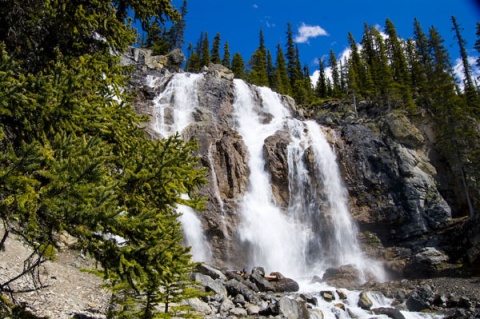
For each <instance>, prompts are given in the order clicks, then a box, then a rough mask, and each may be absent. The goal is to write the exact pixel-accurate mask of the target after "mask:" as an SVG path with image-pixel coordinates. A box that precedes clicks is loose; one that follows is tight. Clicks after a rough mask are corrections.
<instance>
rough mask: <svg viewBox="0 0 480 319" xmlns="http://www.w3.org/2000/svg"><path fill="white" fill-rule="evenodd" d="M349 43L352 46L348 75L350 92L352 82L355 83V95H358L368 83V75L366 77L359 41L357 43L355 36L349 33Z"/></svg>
mask: <svg viewBox="0 0 480 319" xmlns="http://www.w3.org/2000/svg"><path fill="white" fill-rule="evenodd" d="M348 43H349V44H350V50H351V55H350V61H349V66H348V69H349V74H348V76H347V77H348V80H347V83H348V86H349V88H350V91H351V92H352V88H351V86H352V85H351V82H352V81H354V82H355V90H354V92H355V94H358V93H359V92H358V91H359V90H360V86H361V85H362V83H365V81H366V75H365V67H364V65H363V61H362V59H361V57H360V52H359V51H358V46H357V41H355V39H354V37H353V35H352V34H351V33H350V32H349V33H348ZM350 72H353V74H350Z"/></svg>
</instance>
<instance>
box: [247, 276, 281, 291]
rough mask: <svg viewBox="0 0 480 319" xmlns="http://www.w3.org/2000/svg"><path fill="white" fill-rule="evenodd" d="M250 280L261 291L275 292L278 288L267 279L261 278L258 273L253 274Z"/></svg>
mask: <svg viewBox="0 0 480 319" xmlns="http://www.w3.org/2000/svg"><path fill="white" fill-rule="evenodd" d="M249 278H250V280H251V281H253V283H255V285H256V286H257V287H258V289H259V290H260V291H275V290H276V288H275V287H274V285H272V284H271V283H270V282H269V281H268V280H267V279H265V278H264V277H263V276H261V275H260V274H258V273H252V274H251V275H250V277H249Z"/></svg>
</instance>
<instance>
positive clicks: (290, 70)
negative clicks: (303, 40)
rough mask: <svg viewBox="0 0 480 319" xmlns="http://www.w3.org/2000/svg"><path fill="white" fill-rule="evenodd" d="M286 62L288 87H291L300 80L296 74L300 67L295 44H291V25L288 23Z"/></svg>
mask: <svg viewBox="0 0 480 319" xmlns="http://www.w3.org/2000/svg"><path fill="white" fill-rule="evenodd" d="M286 60H287V74H288V78H289V79H290V85H291V86H292V87H293V86H294V83H295V81H297V80H299V79H300V74H299V73H298V71H299V69H300V67H299V65H298V64H297V62H298V58H297V50H296V47H295V44H294V42H293V31H292V25H291V24H290V23H288V24H287V53H286Z"/></svg>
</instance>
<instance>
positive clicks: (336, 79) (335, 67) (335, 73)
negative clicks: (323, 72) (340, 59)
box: [329, 49, 341, 97]
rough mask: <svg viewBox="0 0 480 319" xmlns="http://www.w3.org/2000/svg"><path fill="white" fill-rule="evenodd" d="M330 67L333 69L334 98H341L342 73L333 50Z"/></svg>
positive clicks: (331, 51)
mask: <svg viewBox="0 0 480 319" xmlns="http://www.w3.org/2000/svg"><path fill="white" fill-rule="evenodd" d="M329 56H330V59H329V65H330V68H331V69H332V97H340V94H341V93H340V92H341V89H340V73H339V70H338V64H337V57H336V56H335V53H334V52H333V50H332V49H330V55H329Z"/></svg>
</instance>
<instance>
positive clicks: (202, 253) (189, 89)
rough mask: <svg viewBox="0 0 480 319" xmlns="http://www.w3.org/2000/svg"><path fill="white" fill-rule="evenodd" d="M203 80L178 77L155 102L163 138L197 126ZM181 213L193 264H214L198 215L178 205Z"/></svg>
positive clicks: (198, 76) (151, 81) (157, 127)
mask: <svg viewBox="0 0 480 319" xmlns="http://www.w3.org/2000/svg"><path fill="white" fill-rule="evenodd" d="M202 78H203V76H202V75H201V74H189V73H181V74H176V75H175V76H173V77H172V78H171V79H170V81H169V82H168V84H167V86H166V87H165V89H164V90H163V91H162V92H160V93H159V94H158V95H157V96H156V98H155V99H154V101H153V102H154V113H153V115H154V119H155V124H154V128H155V130H156V131H157V132H159V133H160V134H161V135H162V136H163V137H169V136H171V135H173V134H175V133H179V134H181V133H182V132H183V130H184V129H185V128H186V127H188V125H190V124H191V123H193V112H194V111H195V109H196V108H197V107H198V82H199V81H200V80H201V79H202ZM147 85H149V86H152V87H155V85H156V84H155V79H154V78H148V79H147ZM184 198H188V196H187V195H184ZM177 210H178V211H179V212H180V213H182V215H181V216H180V217H179V220H180V222H181V223H182V229H183V233H184V236H185V241H186V244H187V245H189V246H191V254H192V258H193V260H195V261H203V262H209V261H211V257H212V256H211V255H212V253H211V249H210V246H209V244H208V242H207V239H206V237H205V234H204V231H203V226H202V223H201V221H200V219H199V218H198V216H197V214H196V212H195V211H194V210H193V209H192V208H191V207H188V206H185V205H178V207H177Z"/></svg>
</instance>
